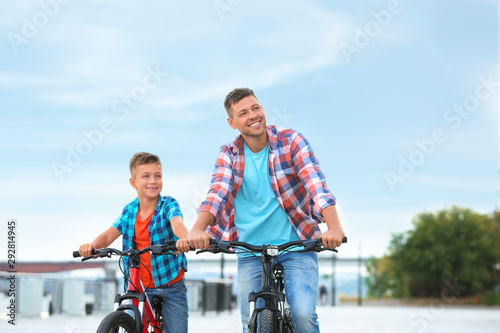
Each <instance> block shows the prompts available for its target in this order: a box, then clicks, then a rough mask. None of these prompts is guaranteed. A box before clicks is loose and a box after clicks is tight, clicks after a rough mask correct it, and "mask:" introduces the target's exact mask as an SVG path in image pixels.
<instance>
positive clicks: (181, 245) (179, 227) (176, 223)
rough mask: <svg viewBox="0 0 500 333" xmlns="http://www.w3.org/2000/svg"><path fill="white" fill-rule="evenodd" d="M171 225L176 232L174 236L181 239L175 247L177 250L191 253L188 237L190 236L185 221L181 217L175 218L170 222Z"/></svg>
mask: <svg viewBox="0 0 500 333" xmlns="http://www.w3.org/2000/svg"><path fill="white" fill-rule="evenodd" d="M170 225H171V226H172V231H173V232H174V235H176V236H177V238H179V239H178V240H177V243H176V244H175V246H176V247H177V250H179V251H180V252H187V251H189V243H188V241H187V235H188V232H189V231H188V229H187V228H186V225H185V224H184V220H183V218H182V217H180V216H175V217H173V218H172V219H171V220H170Z"/></svg>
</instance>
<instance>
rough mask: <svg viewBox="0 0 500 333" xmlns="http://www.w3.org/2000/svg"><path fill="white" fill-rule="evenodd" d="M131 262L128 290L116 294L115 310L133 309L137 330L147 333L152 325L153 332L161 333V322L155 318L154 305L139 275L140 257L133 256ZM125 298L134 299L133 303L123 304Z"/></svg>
mask: <svg viewBox="0 0 500 333" xmlns="http://www.w3.org/2000/svg"><path fill="white" fill-rule="evenodd" d="M131 262H132V263H131V265H130V268H129V277H130V279H129V281H128V284H127V291H126V292H125V293H123V294H118V295H116V297H115V306H114V311H126V310H132V311H133V312H134V317H135V322H136V330H137V332H143V333H147V332H148V327H149V326H151V327H152V328H153V332H155V333H161V332H162V330H160V323H159V322H158V321H157V320H156V318H155V315H154V311H153V306H152V305H151V302H150V301H149V298H148V296H147V292H146V290H145V288H144V285H143V284H142V281H141V279H140V277H139V259H138V258H135V257H134V258H131ZM125 300H132V304H122V302H123V301H125ZM138 318H140V320H138Z"/></svg>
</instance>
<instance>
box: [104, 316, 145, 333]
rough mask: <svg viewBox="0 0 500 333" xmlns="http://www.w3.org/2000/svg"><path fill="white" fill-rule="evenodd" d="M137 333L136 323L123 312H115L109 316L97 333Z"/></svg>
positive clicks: (105, 318)
mask: <svg viewBox="0 0 500 333" xmlns="http://www.w3.org/2000/svg"><path fill="white" fill-rule="evenodd" d="M119 332H127V333H137V332H136V331H135V321H134V319H133V318H132V317H131V316H130V315H129V314H127V313H125V312H123V311H114V312H111V313H110V314H108V315H107V316H106V317H104V319H103V320H102V321H101V324H100V325H99V327H98V328H97V331H96V333H119Z"/></svg>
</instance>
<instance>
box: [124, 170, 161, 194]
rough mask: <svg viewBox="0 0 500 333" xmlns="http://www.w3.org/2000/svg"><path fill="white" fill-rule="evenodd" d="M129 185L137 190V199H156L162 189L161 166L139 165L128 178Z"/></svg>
mask: <svg viewBox="0 0 500 333" xmlns="http://www.w3.org/2000/svg"><path fill="white" fill-rule="evenodd" d="M130 185H132V187H133V188H135V189H136V190H137V196H138V197H139V199H141V198H144V199H156V198H158V195H160V192H161V190H162V188H163V180H162V171H161V165H160V164H158V163H148V164H140V165H138V166H137V167H136V168H135V173H134V175H132V178H130Z"/></svg>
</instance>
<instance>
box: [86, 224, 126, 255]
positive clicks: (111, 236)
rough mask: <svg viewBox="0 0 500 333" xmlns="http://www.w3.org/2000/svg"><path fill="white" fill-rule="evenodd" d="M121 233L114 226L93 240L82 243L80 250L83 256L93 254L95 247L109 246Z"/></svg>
mask: <svg viewBox="0 0 500 333" xmlns="http://www.w3.org/2000/svg"><path fill="white" fill-rule="evenodd" d="M120 235H121V233H120V232H119V231H118V229H116V228H114V227H109V229H108V230H106V231H104V232H103V233H102V234H100V235H99V236H97V237H96V238H95V239H94V240H93V241H92V242H90V243H85V244H82V245H80V247H79V248H78V252H80V255H81V256H82V257H87V256H90V255H91V254H92V250H93V249H101V248H103V247H108V246H109V245H111V243H113V242H114V241H115V240H116V239H117V238H118V237H119V236H120Z"/></svg>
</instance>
